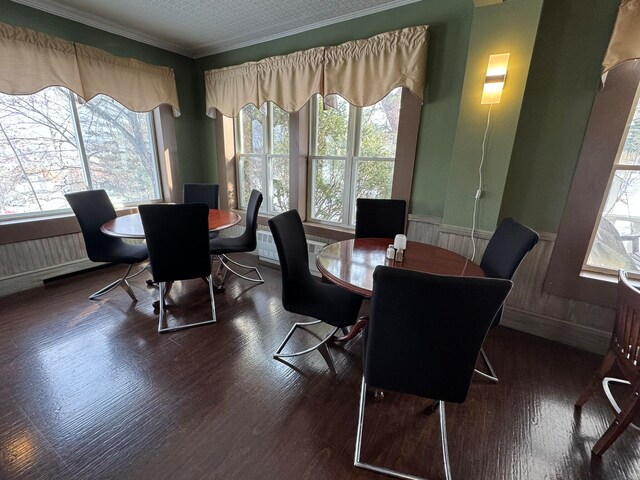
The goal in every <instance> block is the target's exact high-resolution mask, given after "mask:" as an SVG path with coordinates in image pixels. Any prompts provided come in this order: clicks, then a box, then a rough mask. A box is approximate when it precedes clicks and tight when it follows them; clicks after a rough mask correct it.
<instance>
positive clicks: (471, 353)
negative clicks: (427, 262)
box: [354, 266, 512, 478]
mask: <svg viewBox="0 0 640 480" xmlns="http://www.w3.org/2000/svg"><path fill="white" fill-rule="evenodd" d="M511 286H512V283H511V281H510V280H502V279H489V278H479V277H449V276H442V275H432V274H428V273H421V272H414V271H410V270H404V269H399V268H393V267H385V266H379V267H377V268H376V270H375V272H374V274H373V294H372V297H371V309H370V314H369V323H368V325H367V326H366V327H365V349H364V359H363V360H364V371H363V378H362V385H361V396H360V412H359V421H358V432H357V436H356V439H357V440H356V455H355V462H354V464H355V465H356V466H358V467H361V468H366V469H370V470H374V471H380V468H381V467H377V466H374V465H371V464H368V463H364V462H362V461H361V460H360V448H361V443H362V427H363V422H364V409H365V397H366V388H367V386H369V387H372V388H379V389H384V390H391V391H395V392H400V393H406V394H412V395H417V396H420V397H425V398H429V399H432V400H436V401H438V407H439V409H440V431H441V436H442V448H443V456H444V461H445V472H446V478H450V468H449V455H448V450H447V442H446V422H445V413H444V408H445V405H444V402H455V403H463V402H464V401H465V400H466V398H467V394H468V391H469V384H470V382H471V377H472V375H473V371H474V366H475V364H476V361H477V359H478V354H479V351H480V347H481V345H482V342H483V340H484V338H485V336H486V334H487V331H488V330H489V327H490V326H491V321H492V320H493V317H494V316H495V314H496V312H497V310H498V309H499V308H500V305H502V303H503V302H504V299H505V298H506V296H507V294H508V293H509V291H510V290H511ZM385 473H388V474H391V475H396V476H397V474H398V472H392V473H389V472H385ZM403 478H409V477H406V476H405V477H403ZM411 478H416V477H411Z"/></svg>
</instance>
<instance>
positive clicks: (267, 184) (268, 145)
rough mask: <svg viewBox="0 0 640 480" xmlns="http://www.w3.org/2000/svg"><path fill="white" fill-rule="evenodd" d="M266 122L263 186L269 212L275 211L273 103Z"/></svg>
mask: <svg viewBox="0 0 640 480" xmlns="http://www.w3.org/2000/svg"><path fill="white" fill-rule="evenodd" d="M264 120H265V121H264V122H262V132H263V135H264V139H265V142H264V154H263V155H264V157H263V161H262V182H263V183H262V185H263V189H264V193H265V195H266V197H267V211H268V212H271V211H273V205H272V203H273V201H272V200H273V199H272V198H271V165H270V162H271V158H270V154H271V153H272V152H273V138H272V137H273V135H272V130H273V129H272V123H273V122H272V121H273V105H272V104H271V102H268V103H267V114H266V115H265V119H264Z"/></svg>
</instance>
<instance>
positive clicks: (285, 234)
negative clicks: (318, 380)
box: [269, 210, 362, 371]
mask: <svg viewBox="0 0 640 480" xmlns="http://www.w3.org/2000/svg"><path fill="white" fill-rule="evenodd" d="M269 228H271V232H272V233H273V240H274V242H275V244H276V248H277V250H278V257H279V259H280V267H281V268H282V305H283V307H284V308H285V310H287V311H289V312H293V313H297V314H300V315H304V316H307V317H313V318H315V319H316V320H314V321H310V322H298V323H296V324H294V326H293V327H292V328H291V330H290V331H289V334H288V335H287V336H286V338H285V339H284V341H283V342H282V343H281V344H280V346H279V347H278V349H277V350H276V352H275V353H274V354H273V356H274V357H275V358H285V357H295V356H298V355H304V354H306V353H309V352H311V351H313V350H316V349H317V350H318V351H319V352H320V353H321V354H322V356H323V357H324V358H325V360H326V361H327V364H328V365H329V368H330V369H331V370H332V371H335V368H334V366H333V361H332V360H331V355H330V353H329V349H328V348H327V345H326V342H327V341H328V340H329V339H330V338H331V337H332V336H333V335H334V334H335V333H336V332H337V331H338V329H345V328H346V327H347V326H349V325H353V324H354V323H356V320H357V317H358V311H359V310H360V305H361V303H362V297H361V296H360V295H356V294H354V293H351V292H348V291H347V290H344V289H342V288H340V287H338V286H337V285H331V284H327V283H322V282H321V281H320V280H319V279H317V278H315V277H313V275H311V272H310V271H309V252H308V249H307V240H306V237H305V235H304V228H303V227H302V220H301V219H300V215H299V214H298V212H297V211H296V210H290V211H288V212H285V213H281V214H280V215H278V216H276V217H273V218H272V219H271V220H269ZM320 322H325V323H327V324H329V325H331V326H333V327H335V329H334V330H333V332H332V333H331V334H329V335H328V336H327V337H326V338H324V339H323V340H322V341H320V343H318V344H317V345H315V346H313V347H311V348H308V349H306V350H302V351H299V352H295V353H286V354H285V353H282V350H283V349H284V347H285V345H286V344H287V342H288V341H289V339H290V338H291V336H292V335H293V332H295V330H296V329H297V328H302V329H305V328H306V327H308V326H309V325H315V324H318V323H320ZM345 333H346V332H345Z"/></svg>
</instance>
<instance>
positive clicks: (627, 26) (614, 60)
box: [602, 0, 640, 75]
mask: <svg viewBox="0 0 640 480" xmlns="http://www.w3.org/2000/svg"><path fill="white" fill-rule="evenodd" d="M637 59H640V0H622V3H621V4H620V9H619V10H618V17H617V18H616V24H615V26H614V28H613V33H612V35H611V41H610V42H609V47H608V48H607V53H606V55H605V57H604V60H603V62H602V67H603V68H602V74H603V75H604V74H606V73H607V72H608V71H609V70H611V69H612V68H615V67H617V66H618V65H620V64H621V63H623V62H626V61H628V60H637Z"/></svg>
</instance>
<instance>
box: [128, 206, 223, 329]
mask: <svg viewBox="0 0 640 480" xmlns="http://www.w3.org/2000/svg"><path fill="white" fill-rule="evenodd" d="M138 210H139V211H140V217H141V219H142V226H143V227H144V235H145V237H146V239H147V248H148V249H149V260H150V261H151V273H152V275H153V281H154V282H156V283H158V287H159V295H160V307H159V309H160V314H159V318H158V332H171V331H175V330H181V329H183V328H188V327H197V326H199V325H206V324H208V323H214V322H215V321H216V307H215V304H214V299H213V280H212V278H211V256H210V255H209V207H208V206H207V205H206V204H205V203H185V204H179V205H170V204H153V205H140V206H139V207H138ZM192 278H204V279H206V281H207V283H208V286H209V297H210V300H211V314H212V318H211V319H210V320H205V321H201V322H195V323H189V324H186V325H178V326H174V327H169V326H168V324H167V321H166V315H165V308H166V304H165V295H166V294H168V291H169V290H170V289H171V285H172V284H173V282H174V281H177V280H189V279H192Z"/></svg>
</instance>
